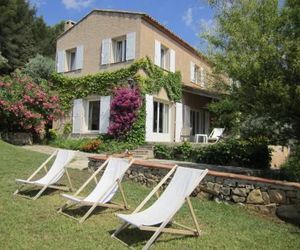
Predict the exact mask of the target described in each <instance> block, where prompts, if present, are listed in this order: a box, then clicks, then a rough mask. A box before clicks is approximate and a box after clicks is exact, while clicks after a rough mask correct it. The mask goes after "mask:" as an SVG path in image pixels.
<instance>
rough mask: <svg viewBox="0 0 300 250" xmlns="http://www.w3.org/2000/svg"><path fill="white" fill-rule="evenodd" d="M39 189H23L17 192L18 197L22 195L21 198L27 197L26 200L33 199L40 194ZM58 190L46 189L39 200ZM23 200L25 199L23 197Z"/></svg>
mask: <svg viewBox="0 0 300 250" xmlns="http://www.w3.org/2000/svg"><path fill="white" fill-rule="evenodd" d="M40 190H41V189H36V188H33V189H25V190H20V191H19V193H18V194H19V195H22V196H27V197H28V198H34V197H35V196H36V195H37V194H38V192H40ZM57 191H58V190H57V189H53V188H47V189H46V190H45V191H44V192H43V193H42V194H41V196H40V197H39V198H41V197H43V196H47V195H52V194H53V193H55V192H57ZM24 198H25V197H24Z"/></svg>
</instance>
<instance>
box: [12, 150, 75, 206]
mask: <svg viewBox="0 0 300 250" xmlns="http://www.w3.org/2000/svg"><path fill="white" fill-rule="evenodd" d="M54 156H56V159H55V161H54V163H53V164H52V166H51V168H50V169H49V171H48V169H47V164H48V163H49V162H50V160H51V159H52V158H53V157H54ZM74 156H75V151H71V150H62V149H60V150H56V151H55V152H54V153H53V154H52V155H51V156H50V157H49V158H48V159H47V160H46V161H45V162H44V163H43V164H42V165H41V166H40V167H39V168H38V169H37V170H36V171H35V172H34V173H33V174H32V175H31V176H30V177H29V178H28V179H27V180H22V179H16V182H17V183H19V184H21V186H20V187H19V188H18V189H17V190H16V191H15V192H14V195H19V196H22V197H25V198H29V199H33V200H36V199H37V198H39V197H40V196H41V194H42V193H43V192H44V191H45V190H46V189H47V188H53V189H59V190H64V191H69V190H73V187H72V183H71V179H70V176H69V174H68V170H67V168H66V166H67V165H68V164H69V163H70V162H71V161H72V159H73V158H74ZM42 169H44V170H45V171H46V174H45V176H44V177H42V178H40V179H38V180H35V181H33V180H32V179H33V178H34V177H35V176H36V175H37V174H38V173H39V172H40V171H41V170H42ZM65 173H66V175H67V178H68V182H69V185H70V186H68V187H65V186H58V185H55V184H56V183H57V182H58V181H59V180H60V179H61V178H62V176H63V175H64V174H65ZM25 185H32V186H38V187H42V188H41V190H40V191H39V192H38V193H37V194H36V195H35V196H34V197H33V198H31V197H30V196H27V195H21V194H20V193H19V192H20V191H21V189H22V188H23V187H24V186H25Z"/></svg>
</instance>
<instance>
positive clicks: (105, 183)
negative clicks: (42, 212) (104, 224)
mask: <svg viewBox="0 0 300 250" xmlns="http://www.w3.org/2000/svg"><path fill="white" fill-rule="evenodd" d="M133 161H134V159H132V160H128V159H123V158H108V159H107V160H106V161H105V162H104V163H103V164H102V165H101V166H100V167H99V168H98V169H97V170H96V171H95V172H94V173H93V174H92V175H91V177H90V178H89V179H88V180H87V181H86V182H85V183H84V184H83V185H82V186H81V187H80V188H79V189H78V190H77V192H76V193H75V194H74V195H68V194H62V196H63V197H64V198H66V199H68V201H67V202H66V203H65V204H64V205H63V206H62V207H61V208H60V209H59V210H58V213H61V214H63V215H66V216H68V217H70V218H73V219H75V220H78V221H79V223H83V222H84V221H85V220H86V218H87V217H88V216H89V215H90V214H91V213H92V212H93V210H94V209H95V208H96V207H97V206H101V207H108V208H118V209H128V204H127V201H126V198H125V194H124V191H123V188H122V185H121V181H122V178H123V176H124V174H125V172H126V171H127V170H128V168H129V167H130V166H131V165H132V163H133ZM105 166H106V168H105V171H104V173H103V175H102V177H101V179H100V180H99V182H98V183H97V185H96V187H95V188H94V190H93V191H92V192H91V193H90V194H89V195H88V196H86V197H80V196H78V195H79V194H80V193H81V192H82V191H83V190H84V188H85V187H86V186H87V185H88V184H89V183H90V182H91V181H92V180H95V178H96V176H97V174H98V173H99V172H100V171H101V170H102V169H104V167H105ZM118 188H119V189H120V192H121V195H122V199H123V202H124V204H118V203H114V202H111V200H112V198H113V197H114V195H115V193H116V192H117V190H118ZM75 205H79V206H91V208H90V209H89V210H88V211H87V212H86V214H85V215H84V216H83V217H82V218H81V219H77V218H75V217H73V216H71V215H69V214H67V213H65V212H64V210H65V209H67V208H70V207H72V206H75Z"/></svg>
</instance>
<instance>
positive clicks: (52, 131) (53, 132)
mask: <svg viewBox="0 0 300 250" xmlns="http://www.w3.org/2000/svg"><path fill="white" fill-rule="evenodd" d="M48 136H49V139H50V140H55V139H57V137H58V133H57V131H56V130H55V129H53V128H51V129H49V131H48Z"/></svg>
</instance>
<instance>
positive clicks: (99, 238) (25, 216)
mask: <svg viewBox="0 0 300 250" xmlns="http://www.w3.org/2000/svg"><path fill="white" fill-rule="evenodd" d="M46 157H47V156H46V155H43V154H39V153H33V152H31V151H26V150H23V149H20V148H17V147H14V146H11V145H8V144H5V143H3V142H2V141H0V178H1V180H0V247H1V249H95V248H98V249H126V248H125V247H123V245H121V244H120V243H119V242H118V241H116V240H113V239H111V237H110V235H111V233H112V232H113V230H114V229H115V228H116V227H117V226H118V225H119V221H118V219H117V218H116V217H115V215H114V213H115V212H116V211H115V210H112V209H107V210H101V209H100V210H98V211H97V212H96V214H95V213H94V214H93V215H92V216H91V217H89V218H88V219H87V221H86V222H85V223H83V224H79V223H77V222H76V221H74V220H71V219H69V218H67V217H65V216H62V215H58V214H57V213H56V209H57V208H58V207H59V206H60V205H61V204H62V203H63V202H64V200H63V199H62V198H61V197H60V195H59V192H57V191H56V192H50V193H48V194H46V195H43V196H42V197H41V198H40V199H38V200H36V201H31V200H27V199H23V198H20V197H13V196H12V193H13V192H14V190H15V189H16V187H17V186H16V184H15V182H14V180H15V178H26V177H27V176H28V175H29V174H31V172H32V171H33V170H34V169H35V168H36V167H37V166H38V165H39V164H40V163H41V162H42V161H43V160H44V159H45V158H46ZM88 176H89V173H88V172H87V171H75V170H74V171H71V177H72V179H73V180H74V181H75V184H76V186H77V187H78V186H79V185H80V184H81V183H83V182H84V180H85V179H86V178H87V177H88ZM124 187H125V192H126V194H127V197H128V201H129V204H130V205H131V207H132V208H134V207H135V206H136V205H137V204H138V203H139V202H140V201H141V200H142V199H143V198H144V197H145V196H146V194H147V193H148V192H149V189H147V188H145V187H143V186H141V185H139V184H136V183H132V182H128V181H126V182H124ZM117 200H120V197H117ZM192 202H193V205H194V208H195V212H196V214H197V217H198V219H199V222H200V224H201V228H202V230H203V232H204V235H203V236H202V237H199V238H193V237H177V236H172V235H166V234H163V235H162V236H161V237H160V238H159V240H158V242H157V243H156V244H155V245H154V247H153V249H200V248H201V249H229V248H230V249H243V248H244V249H300V230H299V228H297V227H294V226H292V225H289V224H286V223H283V222H281V221H279V220H276V219H270V218H267V217H262V216H259V215H258V214H255V213H252V212H249V211H247V210H246V209H244V208H241V207H239V206H228V205H224V204H217V203H215V202H211V201H201V200H199V199H192ZM80 212H82V211H78V214H80ZM177 220H178V221H179V222H184V223H185V224H190V225H192V224H191V223H192V220H191V217H190V215H189V211H188V210H187V208H186V207H183V209H182V210H181V211H180V213H179V214H178V218H177ZM150 235H151V234H149V233H141V232H140V231H137V230H127V231H124V233H121V234H120V238H122V239H123V240H125V241H126V242H127V243H130V244H132V246H133V247H134V248H141V247H142V246H143V244H145V242H146V240H147V239H148V238H149V237H150Z"/></svg>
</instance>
